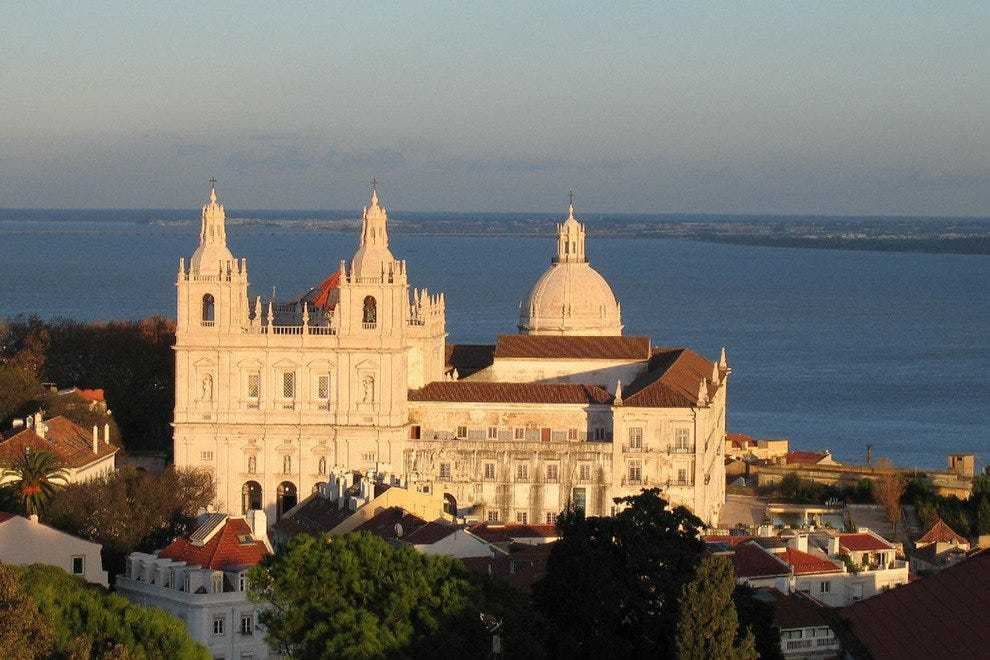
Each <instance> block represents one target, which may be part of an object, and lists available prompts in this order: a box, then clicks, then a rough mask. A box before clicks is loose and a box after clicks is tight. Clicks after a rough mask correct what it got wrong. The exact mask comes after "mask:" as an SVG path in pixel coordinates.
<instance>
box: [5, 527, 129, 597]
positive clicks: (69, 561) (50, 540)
mask: <svg viewBox="0 0 990 660" xmlns="http://www.w3.org/2000/svg"><path fill="white" fill-rule="evenodd" d="M102 550H103V546H101V545H100V544H99V543H93V542H92V541H86V540H83V539H81V538H78V537H75V536H73V535H71V534H66V533H65V532H63V531H60V530H57V529H55V528H54V527H49V526H48V525H43V524H41V523H40V522H38V516H36V515H32V516H30V517H28V518H25V517H23V516H18V515H16V514H13V513H4V512H0V562H2V563H4V564H16V565H20V566H27V565H29V564H46V565H48V566H57V567H59V568H61V569H62V570H64V571H65V572H66V573H69V574H71V575H77V576H79V577H80V578H82V579H83V580H86V582H91V583H93V584H99V585H101V586H104V587H106V586H108V585H109V582H108V580H107V572H106V571H105V570H103V559H102V555H101V552H102Z"/></svg>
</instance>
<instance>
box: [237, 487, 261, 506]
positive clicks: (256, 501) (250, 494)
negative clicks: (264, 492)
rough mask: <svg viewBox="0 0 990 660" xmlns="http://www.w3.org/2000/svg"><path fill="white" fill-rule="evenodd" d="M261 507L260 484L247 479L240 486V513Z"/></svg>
mask: <svg viewBox="0 0 990 660" xmlns="http://www.w3.org/2000/svg"><path fill="white" fill-rule="evenodd" d="M260 508H261V484H259V483H258V482H257V481H248V482H247V483H245V484H244V485H243V486H242V487H241V513H247V512H248V511H251V510H257V509H260Z"/></svg>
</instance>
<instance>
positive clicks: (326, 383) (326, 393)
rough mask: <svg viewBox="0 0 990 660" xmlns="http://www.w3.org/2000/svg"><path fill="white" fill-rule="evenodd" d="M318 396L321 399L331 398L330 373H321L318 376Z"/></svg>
mask: <svg viewBox="0 0 990 660" xmlns="http://www.w3.org/2000/svg"><path fill="white" fill-rule="evenodd" d="M316 398H317V399H319V400H320V401H327V400H329V399H330V374H320V375H319V376H317V377H316Z"/></svg>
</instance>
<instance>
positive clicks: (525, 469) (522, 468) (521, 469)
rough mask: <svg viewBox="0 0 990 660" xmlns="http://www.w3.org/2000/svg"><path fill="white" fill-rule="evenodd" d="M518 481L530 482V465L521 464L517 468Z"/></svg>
mask: <svg viewBox="0 0 990 660" xmlns="http://www.w3.org/2000/svg"><path fill="white" fill-rule="evenodd" d="M516 481H529V465H527V464H526V463H520V464H519V465H517V466H516Z"/></svg>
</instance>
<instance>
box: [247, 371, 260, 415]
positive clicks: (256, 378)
mask: <svg viewBox="0 0 990 660" xmlns="http://www.w3.org/2000/svg"><path fill="white" fill-rule="evenodd" d="M260 399H261V374H248V377H247V403H248V408H257V407H258V401H259V400H260Z"/></svg>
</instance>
